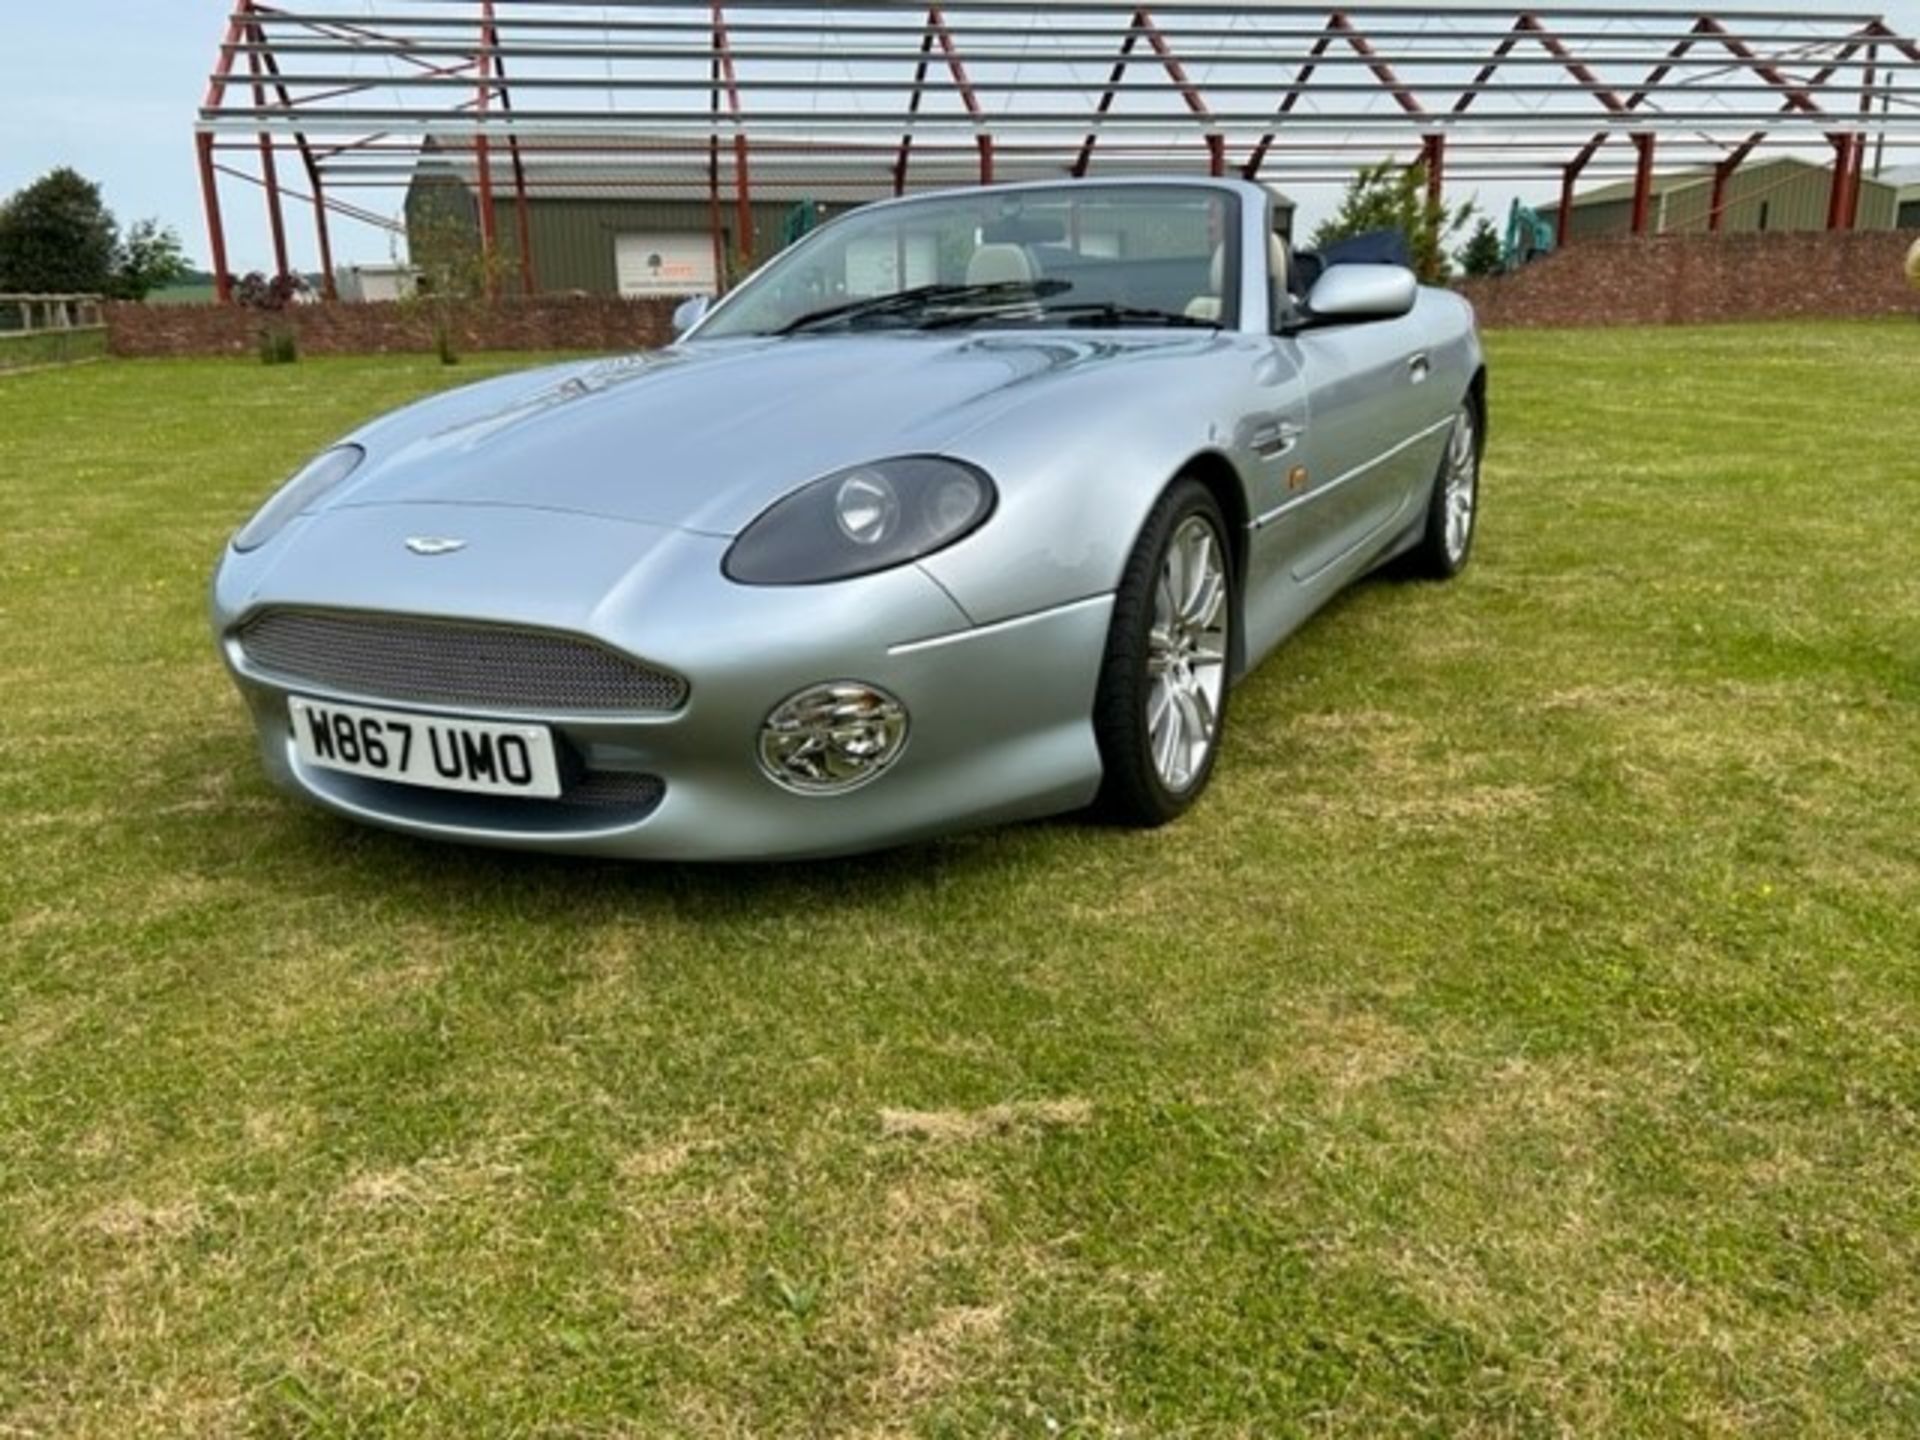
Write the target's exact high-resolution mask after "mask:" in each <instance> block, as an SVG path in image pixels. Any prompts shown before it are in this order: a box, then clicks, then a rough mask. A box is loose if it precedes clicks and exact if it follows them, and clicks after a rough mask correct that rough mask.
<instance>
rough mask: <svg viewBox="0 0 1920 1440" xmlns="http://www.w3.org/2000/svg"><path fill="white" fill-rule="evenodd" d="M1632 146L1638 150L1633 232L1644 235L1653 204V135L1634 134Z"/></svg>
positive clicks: (1634, 175) (1635, 173) (1635, 164)
mask: <svg viewBox="0 0 1920 1440" xmlns="http://www.w3.org/2000/svg"><path fill="white" fill-rule="evenodd" d="M1633 148H1634V149H1635V150H1637V151H1638V152H1639V155H1638V157H1637V158H1636V160H1635V163H1634V167H1633V233H1634V234H1636V235H1644V234H1646V233H1647V216H1648V212H1649V211H1650V210H1651V209H1652V206H1653V136H1652V135H1635V136H1634V137H1633Z"/></svg>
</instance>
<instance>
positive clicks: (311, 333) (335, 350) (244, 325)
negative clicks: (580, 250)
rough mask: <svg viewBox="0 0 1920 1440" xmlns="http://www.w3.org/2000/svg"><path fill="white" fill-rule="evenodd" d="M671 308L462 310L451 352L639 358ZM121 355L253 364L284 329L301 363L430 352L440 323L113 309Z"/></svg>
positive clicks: (393, 309)
mask: <svg viewBox="0 0 1920 1440" xmlns="http://www.w3.org/2000/svg"><path fill="white" fill-rule="evenodd" d="M673 309H674V302H672V301H668V300H621V299H616V298H613V297H608V296H561V295H554V296H541V297H539V298H536V299H532V300H501V301H499V302H498V303H496V304H492V305H485V304H478V303H473V304H459V305H456V306H454V307H453V308H452V310H451V312H450V317H451V320H452V330H453V337H454V345H455V347H456V348H457V349H459V350H461V351H463V352H473V351H480V350H638V349H645V348H648V347H651V346H656V345H664V344H666V343H667V341H668V340H669V339H670V338H672V334H673ZM106 319H107V327H108V331H109V334H110V337H111V344H112V350H113V353H114V354H115V355H123V356H133V357H137V356H156V355H251V354H254V353H256V352H257V350H258V347H259V340H260V332H261V330H262V329H264V328H267V327H269V326H275V325H284V326H287V327H289V328H291V329H292V330H293V331H294V332H295V334H296V335H297V336H298V337H299V343H300V353H301V354H303V355H377V354H384V353H386V352H389V351H405V350H422V351H423V350H432V349H433V348H434V338H433V325H434V314H433V312H432V311H431V310H429V309H428V308H426V307H424V306H421V305H413V304H401V303H396V302H391V301H389V302H376V303H372V304H365V305H296V306H293V307H291V308H289V309H287V310H283V311H281V312H280V313H279V314H277V315H264V314H261V313H260V312H259V311H254V310H241V309H239V308H237V307H231V306H221V305H108V306H107V307H106Z"/></svg>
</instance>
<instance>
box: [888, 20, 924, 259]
mask: <svg viewBox="0 0 1920 1440" xmlns="http://www.w3.org/2000/svg"><path fill="white" fill-rule="evenodd" d="M932 56H933V30H932V22H931V21H929V22H928V29H927V31H926V33H924V34H923V35H921V37H920V63H919V64H917V65H915V66H914V67H913V93H912V94H911V95H909V96H908V97H907V122H906V127H905V128H904V129H903V130H902V131H901V132H900V150H899V153H898V154H897V155H895V157H894V161H893V193H894V194H896V195H904V194H906V193H907V161H908V160H909V159H910V158H911V156H912V154H913V122H914V119H915V117H916V116H918V115H919V113H920V97H921V95H922V94H923V93H924V92H925V90H926V88H927V68H928V65H929V64H930V62H931V59H932ZM902 243H904V242H902Z"/></svg>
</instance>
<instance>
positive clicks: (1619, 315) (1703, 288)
mask: <svg viewBox="0 0 1920 1440" xmlns="http://www.w3.org/2000/svg"><path fill="white" fill-rule="evenodd" d="M1913 238H1914V237H1913V235H1912V234H1911V233H1910V232H1907V233H1903V232H1899V231H1874V232H1854V233H1850V234H1826V233H1813V234H1773V235H1720V236H1698V235H1663V236H1654V237H1643V238H1634V237H1623V238H1619V239H1607V240H1586V241H1580V242H1578V243H1576V244H1574V245H1571V246H1569V247H1568V248H1567V249H1565V250H1562V251H1561V252H1559V253H1558V254H1556V255H1549V256H1548V257H1546V258H1545V259H1544V260H1540V261H1536V262H1535V263H1534V264H1532V265H1529V266H1527V267H1526V269H1524V270H1522V271H1520V272H1519V273H1518V274H1515V275H1503V276H1499V277H1497V278H1495V279H1491V280H1467V281H1462V282H1461V285H1460V289H1461V292H1462V293H1463V294H1465V295H1466V296H1467V297H1468V298H1469V299H1470V300H1472V301H1473V303H1474V307H1475V309H1477V310H1478V311H1479V314H1480V323H1481V325H1482V326H1484V327H1485V328H1487V329H1489V330H1498V329H1505V328H1514V327H1523V328H1524V327H1529V326H1544V325H1566V326H1587V325H1684V324H1701V323H1707V322H1712V321H1724V320H1769V319H1787V318H1791V317H1794V316H1850V315H1897V314H1909V315H1910V314H1916V313H1920V294H1917V293H1916V292H1915V291H1914V290H1913V289H1912V288H1911V287H1910V286H1909V285H1908V284H1907V281H1906V278H1905V275H1904V273H1903V269H1902V262H1903V260H1904V258H1905V255H1906V251H1907V247H1908V246H1909V245H1911V244H1912V243H1913ZM452 315H453V331H454V344H455V345H456V347H457V348H459V349H460V350H462V351H466V352H471V351H479V350H639V349H646V348H649V347H651V346H656V345H664V344H665V343H666V342H667V341H668V340H669V339H670V338H671V336H672V318H673V302H671V301H666V300H621V299H615V298H612V297H606V296H558V295H556V296H542V297H540V298H537V299H533V300H502V301H500V302H498V303H497V304H493V305H483V304H465V305H459V306H456V307H455V308H454V310H453V312H452ZM106 319H107V325H108V327H109V330H110V332H111V339H112V349H113V353H114V354H116V355H125V356H152V355H250V354H253V353H254V352H255V350H256V348H257V346H258V343H259V336H260V331H261V329H262V327H263V326H266V325H272V324H285V325H290V326H291V327H292V328H293V329H294V331H295V332H296V333H297V334H298V336H299V340H300V351H301V353H302V354H304V355H366V354H380V353H384V352H387V351H404V350H431V349H433V316H432V312H431V311H429V310H427V309H426V308H424V307H422V306H418V305H408V304H396V303H377V304H368V305H302V306H296V307H294V308H292V309H290V310H286V311H283V312H281V314H279V315H277V316H275V315H262V314H259V313H258V312H255V311H248V310H239V309H234V308H228V307H222V306H216V305H109V306H107V307H106Z"/></svg>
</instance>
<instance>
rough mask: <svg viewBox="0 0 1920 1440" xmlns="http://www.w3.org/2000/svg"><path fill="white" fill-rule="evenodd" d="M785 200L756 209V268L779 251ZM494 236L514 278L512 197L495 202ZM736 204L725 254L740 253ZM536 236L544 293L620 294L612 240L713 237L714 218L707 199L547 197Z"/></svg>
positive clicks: (532, 224)
mask: <svg viewBox="0 0 1920 1440" xmlns="http://www.w3.org/2000/svg"><path fill="white" fill-rule="evenodd" d="M792 208H793V207H792V206H791V205H788V204H786V203H785V202H779V203H770V204H757V205H755V206H754V207H753V223H754V232H755V233H754V240H755V243H754V263H755V264H758V263H760V262H761V261H764V260H766V259H768V258H770V257H771V256H773V255H774V254H776V253H777V252H778V251H779V249H780V225H781V222H782V221H783V220H785V219H786V216H787V212H788V211H789V210H790V209H792ZM494 214H495V216H496V217H497V218H496V222H495V230H496V234H497V235H498V237H499V243H500V248H501V250H502V252H503V253H504V254H505V255H506V256H507V257H508V258H507V264H508V271H507V273H508V274H509V275H516V276H517V275H518V274H519V263H520V261H519V254H520V245H519V234H520V231H519V220H518V217H517V212H516V208H515V205H514V201H513V197H512V196H511V195H508V196H507V197H506V198H504V199H502V198H501V197H500V196H498V195H496V196H495V197H494ZM735 216H736V212H735V209H734V207H733V205H732V203H731V202H729V203H727V204H726V205H725V206H724V207H723V213H722V216H721V221H722V224H723V226H724V227H725V235H726V243H727V255H728V259H729V263H733V256H734V254H735V247H734V240H733V227H734V221H735ZM527 219H528V225H529V229H530V230H531V231H532V234H533V266H534V279H535V282H536V283H537V284H538V285H539V287H540V290H541V291H542V292H543V293H555V292H560V293H564V292H566V291H569V290H584V291H586V292H587V293H589V294H593V295H612V294H614V293H616V292H617V291H618V290H619V288H620V287H619V282H618V277H617V276H616V274H615V271H614V257H613V241H614V236H616V235H621V234H636V233H637V234H670V235H681V234H693V235H705V234H708V233H709V231H708V225H709V223H710V220H711V215H710V212H709V209H708V206H707V203H706V202H705V201H704V200H648V199H644V198H639V199H633V200H551V199H548V200H543V199H540V198H538V197H537V196H536V197H535V198H534V199H532V200H531V201H530V202H529V203H528V206H527Z"/></svg>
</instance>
